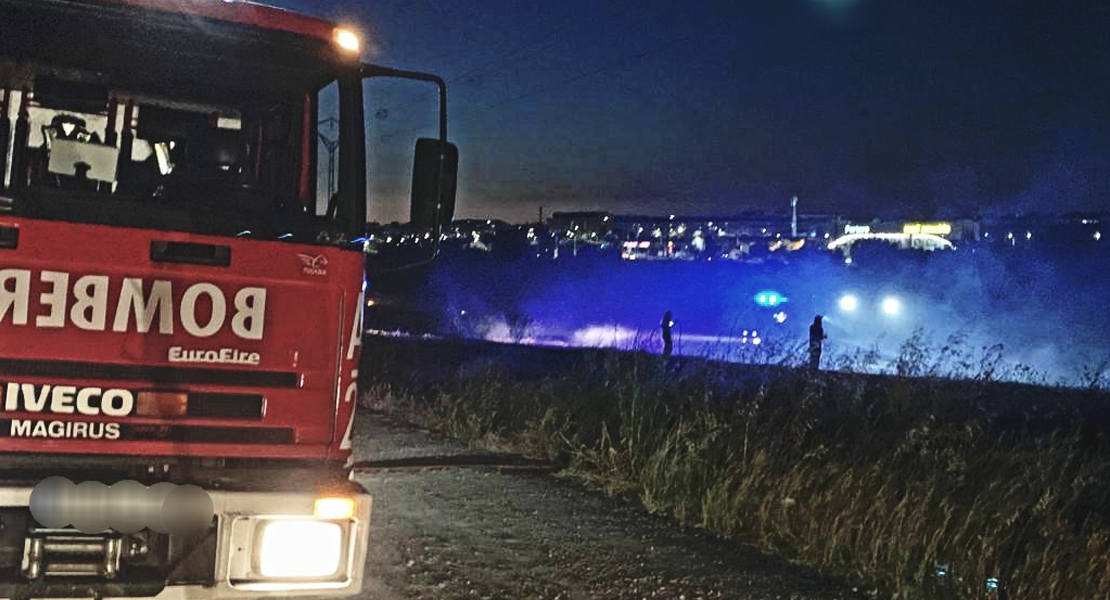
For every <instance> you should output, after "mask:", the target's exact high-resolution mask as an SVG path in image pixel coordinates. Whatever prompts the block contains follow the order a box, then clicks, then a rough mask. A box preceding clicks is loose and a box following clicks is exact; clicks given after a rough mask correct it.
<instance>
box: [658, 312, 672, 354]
mask: <svg viewBox="0 0 1110 600" xmlns="http://www.w3.org/2000/svg"><path fill="white" fill-rule="evenodd" d="M659 327H660V329H662V330H663V357H664V358H670V356H671V353H672V352H674V343H673V342H672V341H671V328H672V327H674V319H673V318H672V317H671V311H669V310H668V311H667V312H665V313H663V320H662V321H660V323H659Z"/></svg>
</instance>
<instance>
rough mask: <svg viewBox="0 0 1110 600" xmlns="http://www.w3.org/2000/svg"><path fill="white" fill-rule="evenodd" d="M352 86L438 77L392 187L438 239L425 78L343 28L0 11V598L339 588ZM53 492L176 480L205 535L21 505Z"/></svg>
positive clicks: (440, 161)
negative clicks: (46, 488)
mask: <svg viewBox="0 0 1110 600" xmlns="http://www.w3.org/2000/svg"><path fill="white" fill-rule="evenodd" d="M375 77H397V78H404V79H412V80H418V81H423V82H427V83H429V84H434V85H436V86H438V92H439V135H438V138H435V139H431V138H429V139H421V140H419V141H418V143H417V145H416V152H415V164H414V175H413V184H412V186H413V197H412V203H413V204H412V210H413V221H414V223H416V224H417V225H420V226H424V227H429V228H438V226H439V223H440V222H442V221H445V220H449V219H450V215H451V212H452V210H453V209H452V206H453V203H454V172H455V169H456V167H457V160H458V159H457V152H456V151H455V149H454V147H453V146H452V145H451V144H449V143H448V142H447V133H446V91H445V87H444V84H443V81H442V80H441V79H439V78H438V77H435V76H432V75H428V74H422V73H415V72H408V71H399V70H394V69H388V68H384V67H379V66H374V65H369V64H363V63H362V62H361V61H360V37H359V35H358V33H357V32H356V31H354V30H352V29H348V28H343V27H338V26H336V25H335V24H332V23H328V22H325V21H322V20H318V19H315V18H311V17H307V16H302V15H297V14H293V13H289V12H286V11H283V10H279V9H275V8H271V7H265V6H261V5H257V4H253V3H249V2H237V1H229V0H0V92H2V99H0V598H37V597H152V596H157V597H160V598H171V597H172V598H202V597H203V598H244V597H278V596H289V595H298V596H302V595H303V596H334V597H341V596H349V595H352V594H354V593H357V592H358V591H359V590H360V589H361V587H362V582H363V577H364V565H365V562H366V556H367V544H368V541H369V536H368V534H369V519H370V503H371V499H370V497H369V496H368V495H367V494H366V492H365V490H364V489H363V488H361V487H360V486H359V485H358V484H357V483H356V482H354V481H352V480H351V477H350V469H349V464H350V460H349V459H350V456H351V433H352V427H353V423H354V408H355V405H356V397H357V389H358V388H357V380H358V367H359V349H360V334H361V327H360V321H361V314H362V294H363V292H364V288H365V283H364V282H365V276H364V273H365V271H364V256H365V253H364V251H363V250H364V247H363V244H364V239H363V235H364V231H365V227H366V220H367V219H366V209H367V179H366V171H367V170H366V165H365V162H366V147H365V145H364V144H365V124H364V121H363V106H364V104H363V103H364V93H363V89H364V87H363V86H364V82H365V81H366V80H367V79H368V78H375ZM325 128H326V129H327V131H325V130H324V129H325ZM437 237H438V234H437ZM50 476H61V477H66V478H68V479H70V480H71V481H73V482H84V481H98V482H102V483H103V484H106V485H112V484H113V483H115V482H119V481H127V480H134V481H138V482H140V483H142V484H143V485H148V486H149V485H154V484H156V483H159V482H171V483H176V484H191V485H196V486H200V487H201V488H203V489H204V490H205V491H207V492H208V494H209V497H210V498H211V499H212V505H213V508H214V512H215V517H214V518H213V520H212V523H211V526H210V527H209V528H208V529H207V530H203V531H197V532H195V533H192V534H173V533H159V532H157V531H154V530H152V529H143V530H141V531H139V532H136V533H132V534H123V533H117V532H115V531H113V530H111V529H104V530H103V531H101V532H100V533H96V532H94V533H82V532H80V531H77V530H75V529H74V528H72V527H65V528H50V527H46V526H44V525H42V524H41V523H38V522H37V521H36V520H35V518H33V516H32V514H31V511H30V509H29V502H30V498H31V494H32V491H33V489H34V487H35V485H37V483H38V482H40V481H42V480H43V479H45V478H47V477H50Z"/></svg>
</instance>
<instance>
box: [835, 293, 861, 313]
mask: <svg viewBox="0 0 1110 600" xmlns="http://www.w3.org/2000/svg"><path fill="white" fill-rule="evenodd" d="M839 304H840V310H842V311H844V312H855V310H856V309H857V308H859V298H856V297H855V296H853V295H851V294H844V295H843V296H841V297H840V302H839Z"/></svg>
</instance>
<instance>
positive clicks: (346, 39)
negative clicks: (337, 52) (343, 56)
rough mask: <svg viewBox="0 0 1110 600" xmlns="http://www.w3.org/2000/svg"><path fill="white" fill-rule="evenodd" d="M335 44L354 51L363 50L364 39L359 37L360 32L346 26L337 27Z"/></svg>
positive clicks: (348, 50)
mask: <svg viewBox="0 0 1110 600" xmlns="http://www.w3.org/2000/svg"><path fill="white" fill-rule="evenodd" d="M335 45H336V46H339V47H340V48H342V49H344V50H346V51H347V52H352V53H358V52H359V51H360V50H362V40H361V39H359V37H358V34H357V33H355V32H354V31H351V30H350V29H347V28H345V27H338V28H336V30H335Z"/></svg>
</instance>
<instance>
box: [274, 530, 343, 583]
mask: <svg viewBox="0 0 1110 600" xmlns="http://www.w3.org/2000/svg"><path fill="white" fill-rule="evenodd" d="M343 538H344V536H343V528H342V527H340V525H339V524H338V523H331V522H328V521H313V520H303V521H302V520H275V521H270V522H269V523H266V524H265V525H264V526H263V528H262V534H261V535H260V536H259V544H258V572H259V573H260V574H262V575H263V576H264V577H276V578H282V579H286V578H301V577H305V578H307V577H329V576H332V575H335V574H336V572H337V571H339V567H340V561H341V560H342V559H343V546H344V539H343Z"/></svg>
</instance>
